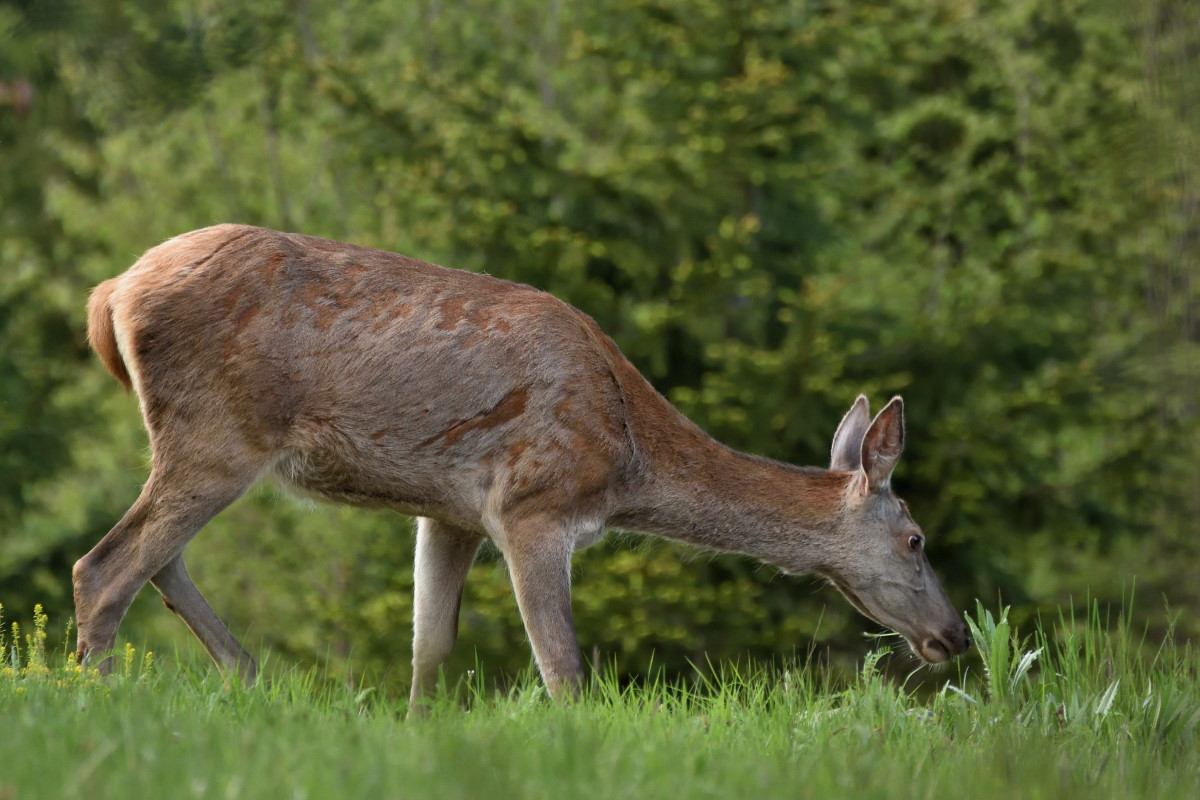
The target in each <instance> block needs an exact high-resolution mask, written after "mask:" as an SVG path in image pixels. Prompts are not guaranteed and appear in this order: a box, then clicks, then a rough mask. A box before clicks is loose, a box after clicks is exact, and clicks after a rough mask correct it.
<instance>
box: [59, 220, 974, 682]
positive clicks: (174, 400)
mask: <svg viewBox="0 0 1200 800" xmlns="http://www.w3.org/2000/svg"><path fill="white" fill-rule="evenodd" d="M88 336H89V339H90V341H91V344H92V347H93V348H94V349H95V351H96V352H97V353H98V354H99V356H100V358H101V360H102V361H103V362H104V365H105V366H106V367H107V368H108V370H109V371H110V372H111V373H112V374H113V375H114V376H116V378H117V379H118V380H120V381H121V382H122V383H123V384H124V385H125V386H126V387H127V388H131V389H132V390H133V391H134V392H136V394H137V398H138V401H139V404H140V407H141V411H142V415H143V416H144V417H145V423H146V429H147V430H148V432H149V435H150V447H151V452H152V469H151V473H150V478H149V480H148V481H147V482H146V485H145V486H144V487H143V489H142V492H141V494H140V496H139V497H138V499H137V501H136V502H135V503H134V504H133V506H132V507H131V508H130V509H129V511H128V512H127V513H126V514H125V516H124V517H122V519H121V520H120V522H118V523H117V525H116V526H115V527H114V528H113V529H112V530H111V531H110V532H109V533H108V535H107V536H105V537H104V539H103V540H101V542H100V543H99V544H98V545H96V547H95V548H94V549H93V550H92V551H91V552H89V553H88V554H87V555H85V556H84V557H83V558H81V559H80V560H79V561H78V562H77V563H76V564H75V568H74V586H75V609H76V622H77V625H78V636H79V641H78V644H79V657H80V661H81V662H83V661H84V660H85V659H86V657H87V656H88V655H89V654H92V655H94V656H95V655H99V654H102V653H104V652H105V651H108V650H110V649H111V648H112V647H113V643H114V641H115V637H116V633H117V627H118V625H119V624H120V622H121V619H122V617H123V616H124V615H125V612H126V610H127V609H128V607H129V605H130V603H131V602H132V601H133V598H134V595H135V594H136V593H137V592H138V590H139V589H140V588H141V587H142V586H144V585H145V583H146V581H150V582H151V583H153V584H154V586H155V588H156V589H158V591H159V592H161V593H162V596H163V600H164V602H165V603H166V605H167V607H168V608H169V609H171V610H172V611H174V612H175V613H176V614H178V615H179V616H180V617H182V618H183V620H184V622H186V623H187V625H188V627H189V628H191V629H192V632H193V633H195V634H196V636H197V637H198V638H199V639H200V641H201V642H202V643H203V644H204V647H205V648H206V649H207V650H208V652H209V654H210V655H211V656H212V658H213V660H214V661H216V663H217V664H218V665H219V666H220V667H221V668H222V669H223V670H225V671H231V670H233V671H237V672H239V673H240V674H241V675H242V676H243V677H245V678H246V679H247V680H250V679H253V677H254V675H255V664H254V661H253V659H252V658H251V657H250V656H249V655H248V654H247V653H246V652H245V651H244V650H243V649H242V647H241V645H239V644H238V642H237V640H236V639H234V637H233V636H232V635H231V634H230V633H229V631H228V629H226V627H225V625H224V624H222V622H221V621H220V620H219V619H218V618H217V615H216V614H215V613H214V612H213V610H212V608H211V607H210V606H209V605H208V602H207V601H206V600H205V599H204V597H203V596H202V595H201V594H200V591H199V590H198V589H197V588H196V585H195V584H194V583H193V582H192V580H191V578H190V577H189V576H188V573H187V569H186V568H185V566H184V561H183V551H184V548H185V547H186V546H187V544H188V542H189V541H190V540H191V538H192V537H193V536H195V535H196V533H197V532H198V531H199V530H200V529H201V528H202V527H203V526H204V525H205V523H207V522H208V521H209V520H210V519H212V517H213V516H214V515H216V514H217V513H218V512H219V511H221V509H223V508H225V507H226V506H228V505H229V504H230V503H231V502H233V501H234V500H235V499H236V498H237V497H238V496H240V495H241V494H242V493H243V492H245V491H246V489H247V488H249V487H250V485H251V484H253V483H254V482H255V481H256V480H257V479H258V478H259V477H261V476H262V475H264V474H267V473H270V474H272V475H273V476H274V477H275V478H277V479H278V480H279V481H281V482H282V483H283V484H284V485H286V486H287V487H289V488H291V489H293V490H296V491H299V492H301V493H304V494H308V495H314V496H316V497H320V498H324V499H327V500H334V501H339V502H344V503H351V504H354V505H362V506H376V507H386V508H391V509H395V510H397V511H399V512H401V513H404V514H412V515H415V516H417V517H419V518H420V519H419V521H418V525H417V546H416V567H415V582H416V592H415V594H416V597H415V603H414V615H413V616H414V619H413V669H414V677H413V686H412V699H413V701H414V704H417V703H419V702H420V701H421V700H422V699H424V698H425V697H426V696H427V695H428V693H429V691H430V690H431V688H432V687H433V686H434V685H435V683H436V678H437V673H438V669H439V667H440V665H441V664H442V663H443V662H444V661H445V659H446V658H447V657H448V656H449V654H450V651H451V649H452V648H453V646H454V641H455V638H456V637H457V629H458V611H459V603H460V599H461V596H462V589H463V583H464V581H465V580H466V577H467V572H468V570H469V568H470V566H471V563H472V561H474V559H475V555H476V552H477V551H478V550H479V547H480V544H481V543H482V542H483V540H484V539H485V538H487V539H490V540H491V541H492V542H493V543H494V544H495V545H496V547H498V548H499V550H500V552H501V553H503V555H504V558H505V560H506V561H507V564H508V570H509V574H510V575H511V578H512V584H513V590H514V592H515V593H516V598H517V603H518V606H519V608H520V612H521V618H522V620H523V621H524V623H525V629H526V631H527V632H528V634H529V641H530V643H531V644H532V645H533V652H534V656H535V657H536V659H537V664H538V667H539V669H540V670H541V674H542V677H543V679H544V681H545V683H546V685H547V687H548V688H549V690H550V692H551V694H553V695H564V694H566V695H570V694H573V693H574V692H576V691H577V690H578V687H579V685H580V681H581V680H582V677H583V662H582V659H581V656H580V652H579V646H578V643H577V641H576V637H575V630H574V625H573V623H572V621H571V604H570V574H571V566H570V564H571V555H572V553H573V552H574V551H575V550H578V549H580V548H582V547H587V546H589V545H591V544H593V543H595V542H596V541H597V540H599V539H600V538H601V537H602V536H603V535H604V532H605V530H606V529H608V528H618V529H623V530H628V531H639V532H644V533H651V534H657V535H659V536H662V537H665V538H668V539H672V540H675V541H680V542H686V543H688V544H692V545H696V546H699V547H703V548H708V549H710V550H719V551H729V552H735V553H745V554H747V555H751V556H754V557H755V558H758V559H761V560H763V561H765V562H767V563H769V564H773V565H775V566H776V567H778V568H779V569H781V570H783V571H784V572H788V573H803V572H808V573H816V574H818V575H822V576H824V577H825V578H827V579H828V580H829V581H831V582H832V583H833V584H834V585H835V586H836V587H837V588H838V589H840V590H841V592H842V594H844V595H845V596H846V598H847V599H848V600H849V601H850V602H851V603H852V604H853V605H854V607H855V608H857V609H858V610H859V611H861V612H862V613H863V614H865V615H867V616H868V617H870V618H871V619H874V620H876V621H877V622H879V623H881V624H883V625H886V626H888V627H890V628H894V629H895V630H896V631H898V632H899V633H900V634H902V635H903V636H904V637H905V639H907V640H908V642H909V644H910V645H911V647H912V649H913V651H914V652H915V653H916V654H917V655H918V656H920V657H921V658H922V659H923V660H925V661H927V662H941V661H945V660H946V659H948V658H950V657H951V656H953V655H955V654H958V653H962V652H963V651H964V650H966V648H967V647H968V646H969V644H970V640H969V638H968V636H967V629H966V626H965V625H964V624H963V620H962V618H961V617H960V616H959V615H958V613H957V612H956V611H955V610H954V608H953V607H952V606H951V605H950V602H949V601H948V600H947V598H946V595H945V593H944V592H943V590H942V587H941V584H940V583H939V582H938V579H937V577H936V576H935V575H934V574H933V571H932V570H931V569H930V567H929V562H928V561H927V560H926V558H925V547H924V542H925V539H924V536H923V535H922V533H921V529H920V528H919V527H917V524H916V523H915V522H913V519H912V517H911V516H909V513H908V509H907V507H906V506H905V505H904V503H903V502H902V501H901V500H899V499H898V498H897V497H896V496H895V495H894V494H893V493H892V490H891V487H890V485H889V478H890V476H891V474H892V470H893V469H894V468H895V466H896V462H897V461H898V460H899V458H900V453H901V450H902V449H903V447H904V406H903V403H902V401H901V399H900V398H899V397H896V398H894V399H893V400H892V401H891V402H890V403H888V404H887V406H885V407H884V409H883V410H882V411H881V412H879V415H878V416H876V417H875V419H874V420H872V419H871V417H870V415H869V413H868V406H867V399H866V398H865V397H862V396H860V397H859V398H858V399H857V400H856V401H855V402H854V405H853V406H851V408H850V411H849V412H848V413H847V414H846V416H845V418H844V419H843V420H842V422H841V424H840V425H839V426H838V429H837V433H836V434H835V435H834V437H833V453H832V463H831V464H830V468H829V469H828V470H825V469H819V468H816V467H794V466H790V465H788V464H782V463H778V462H775V461H770V460H768V459H765V458H759V457H756V456H750V455H744V454H742V453H738V452H736V451H734V450H731V449H730V448H728V447H725V446H724V445H722V444H719V443H718V442H716V441H714V440H713V439H711V438H710V437H709V436H708V435H706V434H705V433H704V432H703V431H701V430H700V429H699V428H698V427H696V425H694V424H693V423H692V422H690V421H689V420H688V419H686V418H685V417H684V416H683V415H682V414H680V413H679V412H678V411H676V410H675V409H674V408H673V407H672V406H671V405H670V404H669V403H668V402H667V401H666V399H664V398H663V397H662V396H661V395H659V394H658V393H657V392H656V391H655V390H654V389H653V388H652V387H651V386H650V384H649V383H648V382H647V381H646V379H645V378H643V377H642V375H641V374H640V373H639V372H638V371H637V370H636V369H635V368H634V367H633V365H631V364H630V363H629V361H627V360H626V359H625V357H624V356H622V355H621V353H620V351H619V350H618V349H617V347H616V345H615V344H613V342H612V340H610V339H609V338H608V337H607V336H605V335H604V333H602V332H601V331H600V329H599V327H598V326H597V325H596V323H595V322H593V321H592V319H591V318H590V317H588V316H586V315H585V314H583V313H582V312H580V311H578V310H577V309H575V308H573V307H572V306H569V305H567V304H566V303H563V302H561V301H560V300H557V299H556V298H554V297H552V296H551V295H549V294H546V293H544V292H540V291H538V290H536V289H532V288H530V287H528V286H522V285H518V284H515V283H510V282H508V281H504V280H499V279H497V278H493V277H489V276H487V275H479V274H475V273H471V272H463V271H459V270H453V269H446V268H444V267H438V266H434V265H432V264H426V263H423V262H421V261H416V260H413V259H410V258H405V257H404V256H399V255H394V254H392V253H385V252H381V251H379V250H371V249H368V248H365V247H357V246H354V245H348V244H339V243H337V242H331V241H327V240H324V239H316V238H313V237H309V236H300V235H297V234H286V233H277V232H274V231H269V230H263V229H260V228H252V227H246V226H240V225H218V226H216V227H212V228H205V229H203V230H199V231H194V232H192V233H188V234H184V235H183V236H179V237H177V238H175V239H172V240H170V241H168V242H166V243H164V244H162V245H159V246H158V247H155V248H153V249H151V250H150V251H149V252H147V253H146V254H145V255H144V256H143V257H142V258H141V259H140V260H139V261H138V262H137V263H136V264H134V265H133V267H131V268H130V269H129V270H128V271H127V272H126V273H124V274H123V275H120V276H119V277H116V278H113V279H112V280H108V281H105V282H104V283H102V284H100V285H99V286H98V287H97V288H96V290H95V291H94V292H93V294H92V297H91V300H90V302H89V303H88ZM105 666H106V663H105V662H102V663H101V668H102V669H103V668H104V667H105Z"/></svg>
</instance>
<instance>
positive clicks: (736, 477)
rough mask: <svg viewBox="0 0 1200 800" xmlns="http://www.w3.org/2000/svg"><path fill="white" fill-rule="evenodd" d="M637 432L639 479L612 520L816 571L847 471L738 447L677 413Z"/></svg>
mask: <svg viewBox="0 0 1200 800" xmlns="http://www.w3.org/2000/svg"><path fill="white" fill-rule="evenodd" d="M668 433H669V435H664V434H668ZM639 439H640V440H641V443H642V445H643V452H642V455H643V457H644V459H645V464H646V467H647V468H646V469H645V470H643V472H642V475H643V476H644V477H643V479H642V486H641V487H640V491H637V492H635V493H634V495H635V496H636V497H637V501H636V502H635V504H634V507H633V508H631V509H630V510H629V511H628V512H627V513H623V514H619V515H618V516H617V518H615V519H614V520H613V524H614V525H616V526H617V527H619V528H623V529H626V530H634V531H639V532H644V533H653V534H656V535H659V536H662V537H664V538H667V539H672V540H675V541H680V542H684V543H687V544H691V545H696V546H699V547H703V548H707V549H711V550H719V551H727V552H735V553H742V554H745V555H750V556H754V557H756V558H758V559H760V560H762V561H765V562H767V563H769V564H772V565H774V566H777V567H779V568H780V569H782V570H784V571H785V572H814V571H817V572H819V571H821V568H822V566H823V565H824V564H825V563H826V562H827V560H828V559H827V555H828V553H829V550H830V548H831V547H836V544H834V543H833V542H832V541H831V535H834V534H836V529H837V522H838V519H839V517H840V515H841V514H842V512H843V497H844V493H845V489H846V487H847V484H848V482H849V480H850V478H851V475H850V473H846V472H835V471H831V470H825V469H819V468H816V467H794V466H791V465H790V464H783V463H780V462H777V461H772V460H770V459H766V458H760V457H757V456H751V455H747V454H745V453H739V452H737V451H736V450H733V449H731V448H729V447H726V446H725V445H722V444H720V443H719V442H717V441H716V440H714V439H712V438H711V437H710V436H708V435H707V434H705V433H704V432H703V431H701V430H700V429H699V428H698V427H696V426H695V425H693V424H692V423H691V422H690V421H688V420H687V419H686V418H684V417H682V415H680V416H679V419H678V421H677V424H675V425H672V426H671V429H670V430H669V431H663V430H662V429H659V430H658V431H657V432H656V434H655V435H653V436H649V437H645V436H643V437H639Z"/></svg>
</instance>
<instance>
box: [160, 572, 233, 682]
mask: <svg viewBox="0 0 1200 800" xmlns="http://www.w3.org/2000/svg"><path fill="white" fill-rule="evenodd" d="M150 582H151V583H152V584H154V588H155V589H158V591H159V593H160V594H162V597H163V602H164V603H165V604H166V606H167V608H169V609H170V610H171V611H173V612H175V613H176V614H177V615H178V616H179V618H180V619H182V620H183V621H184V623H185V624H186V625H187V626H188V628H189V629H190V630H191V631H192V633H194V634H195V635H196V638H197V639H199V640H200V643H201V644H203V645H204V649H205V650H207V651H208V654H209V655H210V656H212V660H213V661H215V662H216V664H217V666H218V667H219V668H220V669H221V672H223V673H225V674H227V675H228V674H232V673H235V672H236V673H237V674H238V675H240V676H241V678H242V680H243V681H245V682H246V683H251V682H253V681H254V678H255V675H256V673H257V667H256V666H255V664H254V658H253V657H251V655H250V654H249V653H247V652H246V651H245V650H244V649H242V646H241V644H239V643H238V640H237V639H235V638H234V636H233V634H231V633H230V632H229V629H228V628H227V627H225V623H223V622H221V620H220V618H219V617H217V614H216V612H215V611H213V609H212V606H210V605H209V604H208V601H207V600H205V599H204V595H203V594H201V593H200V590H199V589H198V588H196V584H195V583H193V582H192V578H191V576H190V575H188V571H187V567H186V566H185V565H184V563H183V553H179V555H177V556H175V557H174V558H172V559H171V560H170V561H169V562H167V565H166V566H165V567H163V568H162V569H160V570H159V571H158V573H157V574H155V575H154V576H153V577H151V578H150Z"/></svg>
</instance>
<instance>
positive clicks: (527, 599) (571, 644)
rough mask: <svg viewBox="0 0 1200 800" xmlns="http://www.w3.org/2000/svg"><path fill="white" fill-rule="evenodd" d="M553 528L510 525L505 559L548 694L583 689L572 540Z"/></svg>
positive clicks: (576, 692) (574, 693)
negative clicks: (575, 617) (573, 594)
mask: <svg viewBox="0 0 1200 800" xmlns="http://www.w3.org/2000/svg"><path fill="white" fill-rule="evenodd" d="M556 533H557V532H555V531H553V530H552V529H551V530H545V529H543V530H522V529H520V528H517V529H509V530H507V531H506V534H507V535H506V540H507V544H508V547H507V548H506V549H505V552H504V557H505V559H506V560H507V561H508V572H509V575H510V577H511V578H512V584H513V592H514V593H515V594H516V597H517V607H518V608H519V609H520V611H521V619H522V621H523V622H524V623H525V632H526V634H527V635H528V636H529V643H530V644H531V645H532V646H533V655H534V658H536V659H537V665H538V670H539V671H540V672H541V673H542V680H543V681H544V682H545V684H546V689H547V690H549V692H550V695H551V697H554V698H555V699H570V698H573V697H576V696H578V695H579V692H580V690H581V689H582V687H583V657H582V655H581V654H580V652H579V641H578V639H577V638H576V635H575V623H574V621H573V620H572V617H571V552H572V548H571V545H570V539H569V538H568V537H567V536H565V535H555V534H556Z"/></svg>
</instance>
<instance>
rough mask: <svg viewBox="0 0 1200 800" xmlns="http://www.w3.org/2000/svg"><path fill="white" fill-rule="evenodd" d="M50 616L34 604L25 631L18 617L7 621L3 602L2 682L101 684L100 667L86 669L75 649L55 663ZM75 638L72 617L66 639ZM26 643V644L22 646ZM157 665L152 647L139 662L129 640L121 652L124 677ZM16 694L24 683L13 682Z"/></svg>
mask: <svg viewBox="0 0 1200 800" xmlns="http://www.w3.org/2000/svg"><path fill="white" fill-rule="evenodd" d="M49 621H50V618H49V616H48V615H47V614H46V613H45V611H44V610H43V609H42V605H41V604H40V603H39V604H37V605H35V606H34V607H33V630H32V631H31V632H30V633H26V634H25V635H24V637H22V634H21V624H20V623H19V622H17V621H15V620H14V621H13V622H11V623H10V624H9V625H7V626H6V625H5V624H4V606H3V604H0V684H9V685H12V684H25V683H28V682H30V681H38V682H40V683H47V684H52V685H53V686H55V687H62V688H65V687H68V686H83V685H93V684H99V685H103V684H101V681H100V671H99V670H97V669H94V668H93V669H87V670H85V669H84V668H83V666H82V665H80V664H79V663H78V661H77V659H76V657H75V653H73V652H65V653H64V654H63V660H62V663H61V665H59V666H52V665H51V658H50V656H51V654H50V653H49V652H48V650H47V647H46V642H47V639H48V638H49V637H48V635H47V633H46V628H47V624H48V623H49ZM70 639H71V623H70V622H69V621H68V623H67V627H66V630H65V633H64V641H70ZM22 643H24V646H23V647H22ZM153 669H154V654H153V653H152V652H150V651H149V650H147V651H146V653H145V654H143V655H142V657H141V659H140V663H139V659H138V653H137V648H135V647H134V646H133V645H132V644H129V643H126V644H125V648H124V651H123V652H122V655H121V670H120V675H121V677H122V678H123V679H134V680H138V679H145V678H148V677H149V676H150V675H151V674H152V673H153ZM13 689H14V692H15V693H16V694H23V693H24V691H25V687H24V685H17V686H13Z"/></svg>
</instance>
